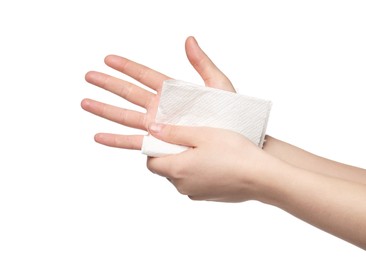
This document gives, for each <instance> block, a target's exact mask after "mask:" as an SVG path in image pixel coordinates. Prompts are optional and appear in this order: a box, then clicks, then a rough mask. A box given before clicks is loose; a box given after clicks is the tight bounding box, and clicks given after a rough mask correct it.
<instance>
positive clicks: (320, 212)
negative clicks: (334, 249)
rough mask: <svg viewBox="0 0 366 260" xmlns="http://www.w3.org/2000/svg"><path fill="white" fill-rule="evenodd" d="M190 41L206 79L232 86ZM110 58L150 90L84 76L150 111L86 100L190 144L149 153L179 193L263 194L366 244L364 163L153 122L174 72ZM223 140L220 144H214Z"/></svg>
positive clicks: (123, 143) (109, 140) (123, 138)
mask: <svg viewBox="0 0 366 260" xmlns="http://www.w3.org/2000/svg"><path fill="white" fill-rule="evenodd" d="M185 49H186V53H187V57H188V60H189V62H190V63H191V65H192V66H193V67H194V69H195V70H196V71H197V72H198V73H199V75H200V76H201V78H202V79H203V81H204V84H205V85H206V86H215V87H216V88H219V89H223V90H226V91H232V92H235V90H234V87H233V85H232V84H231V82H230V80H229V79H228V78H227V77H226V76H225V75H224V74H223V73H222V72H221V71H220V70H219V69H218V68H217V67H216V66H215V64H214V63H213V62H212V61H211V60H210V59H209V57H208V56H207V55H206V54H205V53H204V52H203V51H202V49H201V48H200V47H199V46H198V44H197V42H196V40H195V39H194V38H193V37H188V38H187V40H186V44H185ZM105 63H106V64H107V65H108V66H110V67H111V68H114V69H116V70H118V71H120V72H121V73H123V74H125V75H128V76H130V77H131V78H133V79H135V80H137V81H138V82H140V83H141V84H143V85H145V86H147V87H149V88H150V89H151V91H147V90H145V89H143V88H141V87H139V86H137V85H135V84H132V83H129V82H127V81H124V80H121V79H118V78H114V77H112V76H109V75H106V74H103V73H100V72H94V71H92V72H88V73H87V74H86V76H85V79H86V81H87V82H89V83H91V84H93V85H95V86H98V87H101V88H103V89H105V90H107V91H110V92H112V93H114V94H116V95H118V96H120V97H121V98H123V99H126V100H128V101H129V102H131V103H133V104H136V105H138V106H141V107H143V108H145V109H146V112H145V113H141V112H137V111H131V110H127V109H123V108H119V107H115V106H111V105H108V104H104V103H101V102H98V101H94V100H91V99H84V100H83V101H82V103H81V106H82V108H83V109H84V110H86V111H88V112H90V113H93V114H95V115H97V116H101V117H103V118H106V119H109V120H111V121H114V122H117V123H119V124H122V125H125V126H128V127H132V128H136V129H142V130H145V131H148V132H149V133H150V134H152V135H153V136H155V137H157V138H159V139H161V140H163V141H166V142H170V143H175V144H180V145H185V146H189V147H192V148H191V149H188V150H187V151H185V152H183V153H181V154H177V155H170V156H166V157H161V158H148V159H147V167H148V169H149V170H150V171H152V172H153V173H156V174H158V175H161V176H163V177H166V178H167V179H168V180H169V181H170V182H171V183H172V184H173V185H174V186H175V187H176V188H177V190H178V191H179V192H180V193H182V194H184V195H187V196H188V197H189V198H191V199H193V200H210V201H222V202H243V201H247V200H257V201H261V202H263V203H267V204H270V205H274V206H276V207H279V208H281V209H283V210H285V211H287V212H288V213H290V214H292V215H294V216H296V217H298V218H299V219H302V220H304V221H306V222H308V223H310V224H312V225H314V226H316V227H318V228H320V229H322V230H324V231H326V232H328V233H330V234H333V235H335V236H337V237H339V238H342V239H344V240H346V241H348V242H350V243H352V244H354V245H356V246H359V247H361V248H363V249H366V203H365V199H366V170H364V169H360V168H357V167H353V166H350V165H345V164H342V163H339V162H335V161H331V160H328V159H326V158H322V157H319V156H316V155H314V154H311V153H309V152H307V151H304V150H302V149H300V148H298V147H295V146H293V145H291V144H288V143H285V142H283V141H280V140H277V139H276V138H273V137H271V136H267V137H266V143H265V146H264V148H263V149H260V148H258V147H257V146H255V145H254V144H253V143H251V142H250V141H249V140H248V139H246V138H245V137H243V136H242V135H240V134H237V133H234V132H231V131H228V130H222V129H215V128H207V127H181V126H180V127H178V126H171V125H161V124H155V123H154V117H155V114H156V110H157V106H158V103H159V93H160V91H161V86H162V82H163V81H164V80H166V79H169V77H168V76H166V75H164V74H161V73H159V72H157V71H154V70H152V69H150V68H148V67H146V66H144V65H141V64H138V63H136V62H133V61H131V60H128V59H126V58H122V57H119V56H116V55H109V56H107V57H106V58H105ZM142 138H143V136H142V135H117V134H109V133H99V134H96V135H95V141H96V142H98V143H100V144H103V145H107V146H111V147H117V148H123V149H141V144H142ZM222 140H225V142H223V141H222ZM218 146H220V150H217V149H215V147H218ZM223 155H224V156H223ZM339 191H342V192H339Z"/></svg>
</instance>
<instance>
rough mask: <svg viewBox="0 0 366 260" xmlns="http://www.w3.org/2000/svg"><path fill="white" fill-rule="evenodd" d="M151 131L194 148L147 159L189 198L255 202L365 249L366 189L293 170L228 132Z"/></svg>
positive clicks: (164, 128)
mask: <svg viewBox="0 0 366 260" xmlns="http://www.w3.org/2000/svg"><path fill="white" fill-rule="evenodd" d="M150 132H151V133H152V134H153V135H154V136H156V137H157V138H159V139H162V140H164V141H166V142H171V143H177V144H182V145H187V146H190V147H194V148H193V149H190V150H188V151H186V152H183V153H182V154H178V155H173V156H167V157H161V158H150V159H149V160H148V167H149V169H150V170H151V171H152V172H155V173H157V174H159V175H162V176H164V177H167V178H169V179H170V180H171V182H172V183H173V184H174V185H175V186H176V187H177V189H178V191H179V192H181V193H182V194H185V195H188V196H190V198H191V199H194V200H214V201H224V202H240V201H245V200H250V199H253V200H258V201H261V202H264V203H267V204H271V205H274V206H276V207H279V208H281V209H283V210H285V211H287V212H288V213H290V214H292V215H294V216H296V217H298V218H299V219H302V220H304V221H306V222H308V223H310V224H312V225H314V226H316V227H318V228H320V229H322V230H324V231H326V232H329V233H331V234H333V235H335V236H337V237H340V238H342V239H344V240H346V241H349V242H351V243H353V244H355V245H357V246H359V247H361V248H364V249H366V203H365V201H366V185H364V184H360V183H356V182H353V181H347V180H344V179H340V178H336V177H332V176H329V175H326V174H319V173H317V172H312V171H309V170H304V169H301V168H297V167H294V166H292V165H290V164H288V163H286V162H284V161H282V160H280V159H278V158H276V157H274V156H272V155H270V154H269V153H267V152H265V151H263V150H261V149H259V148H258V147H256V146H255V145H253V144H252V143H251V142H250V141H248V140H247V139H246V138H243V137H242V136H240V135H238V134H236V133H233V132H230V131H226V130H220V129H213V128H197V127H196V128H195V127H178V126H170V125H160V126H159V127H158V128H156V127H153V128H151V131H150ZM222 140H225V141H224V142H223V141H222ZM217 147H220V149H217Z"/></svg>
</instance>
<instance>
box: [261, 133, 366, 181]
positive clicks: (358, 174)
mask: <svg viewBox="0 0 366 260" xmlns="http://www.w3.org/2000/svg"><path fill="white" fill-rule="evenodd" d="M264 150H265V151H266V152H268V153H269V154H271V155H273V156H275V157H277V158H279V159H281V160H283V161H285V162H287V163H289V164H291V165H293V166H296V167H298V168H302V169H304V170H308V171H312V172H317V173H320V174H323V175H326V176H331V177H336V178H340V179H344V180H348V181H353V182H358V183H361V184H366V170H365V169H361V168H357V167H354V166H350V165H346V164H343V163H339V162H336V161H332V160H329V159H326V158H323V157H320V156H317V155H315V154H312V153H309V152H307V151H305V150H303V149H301V148H298V147H296V146H293V145H291V144H288V143H285V142H283V141H280V140H278V139H276V138H273V137H271V136H267V137H266V143H265V146H264Z"/></svg>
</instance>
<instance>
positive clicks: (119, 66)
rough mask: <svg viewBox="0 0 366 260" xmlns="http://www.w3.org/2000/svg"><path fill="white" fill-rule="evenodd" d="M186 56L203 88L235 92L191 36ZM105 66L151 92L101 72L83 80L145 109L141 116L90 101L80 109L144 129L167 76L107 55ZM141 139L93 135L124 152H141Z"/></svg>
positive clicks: (151, 116)
mask: <svg viewBox="0 0 366 260" xmlns="http://www.w3.org/2000/svg"><path fill="white" fill-rule="evenodd" d="M186 53H187V56H188V59H189V61H190V63H191V64H192V66H193V67H194V68H195V69H196V71H197V72H198V73H199V74H200V75H201V77H202V79H203V80H204V82H205V84H206V85H208V86H215V87H216V88H220V89H223V90H227V91H234V88H233V86H232V84H231V83H230V81H229V79H228V78H227V77H226V76H225V75H224V74H223V73H222V72H221V71H220V70H219V69H218V68H217V67H216V66H215V65H214V64H213V63H212V61H211V60H210V59H209V58H208V56H207V55H206V54H205V53H204V52H203V51H202V50H201V49H200V48H199V46H198V44H197V42H196V41H195V40H194V38H193V37H189V38H188V39H187V41H186ZM105 63H106V64H107V65H108V66H110V67H111V68H113V69H115V70H118V71H120V72H121V73H123V74H125V75H128V76H130V77H131V78H133V79H135V80H137V81H138V82H140V83H141V84H143V85H145V86H147V87H149V88H150V89H151V90H152V91H148V90H146V89H143V88H141V87H139V86H137V85H135V84H132V83H130V82H128V81H125V80H122V79H118V78H115V77H112V76H110V75H106V74H104V73H100V72H88V73H87V74H86V76H85V79H86V81H88V82H89V83H91V84H93V85H96V86H98V87H101V88H103V89H105V90H107V91H110V92H112V93H114V94H116V95H118V96H120V97H121V98H123V99H125V100H127V101H129V102H131V103H133V104H135V105H138V106H140V107H142V108H144V109H145V110H146V112H145V113H141V112H137V111H133V110H128V109H123V108H119V107H115V106H112V105H108V104H104V103H101V102H98V101H94V100H90V99H85V100H83V101H82V104H81V105H82V107H83V109H85V110H86V111H88V112H90V113H93V114H95V115H98V116H101V117H103V118H106V119H108V120H111V121H114V122H117V123H119V124H122V125H125V126H128V127H132V128H136V129H141V130H147V128H148V126H149V124H150V123H152V122H153V121H154V119H155V115H156V111H157V108H158V104H159V96H160V91H161V86H162V83H163V81H164V80H167V79H169V77H168V76H166V75H164V74H162V73H159V72H157V71H155V70H152V69H150V68H148V67H146V66H144V65H141V64H138V63H136V62H133V61H131V60H128V59H126V58H122V57H119V56H115V55H110V56H107V57H106V59H105ZM142 139H143V136H142V135H132V136H131V135H130V136H126V135H116V134H97V135H96V136H95V140H96V141H97V142H99V143H101V144H104V145H108V146H113V147H119V148H125V149H140V148H141V144H142Z"/></svg>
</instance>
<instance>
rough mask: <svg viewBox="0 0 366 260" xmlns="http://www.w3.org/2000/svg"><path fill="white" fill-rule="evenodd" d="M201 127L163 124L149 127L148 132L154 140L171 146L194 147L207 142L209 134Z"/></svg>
mask: <svg viewBox="0 0 366 260" xmlns="http://www.w3.org/2000/svg"><path fill="white" fill-rule="evenodd" d="M203 129H204V128H203V127H188V126H174V125H164V124H155V123H153V124H151V125H149V128H148V130H149V132H150V133H151V134H152V135H153V136H155V137H156V138H158V139H160V140H162V141H165V142H168V143H173V144H179V145H184V146H189V147H196V146H197V145H198V144H200V143H201V142H204V141H205V140H209V138H210V137H209V135H210V134H209V133H208V132H207V131H203Z"/></svg>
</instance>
